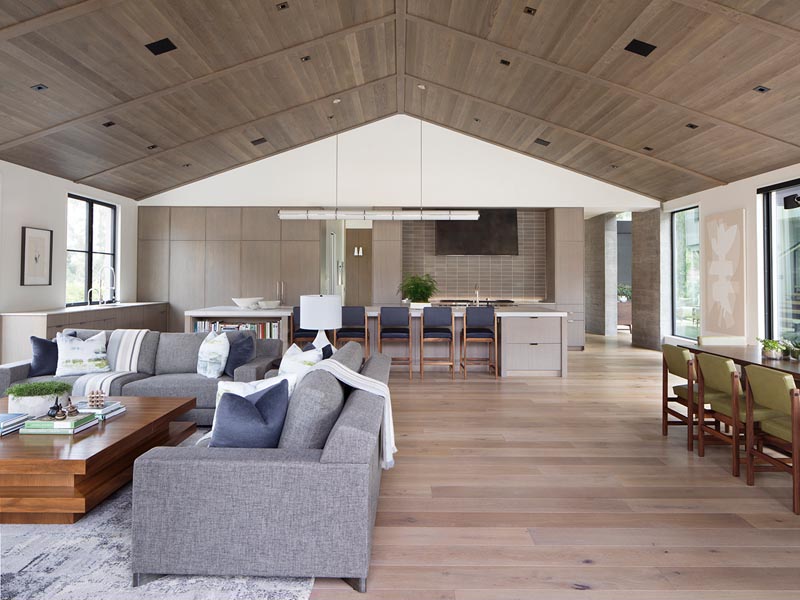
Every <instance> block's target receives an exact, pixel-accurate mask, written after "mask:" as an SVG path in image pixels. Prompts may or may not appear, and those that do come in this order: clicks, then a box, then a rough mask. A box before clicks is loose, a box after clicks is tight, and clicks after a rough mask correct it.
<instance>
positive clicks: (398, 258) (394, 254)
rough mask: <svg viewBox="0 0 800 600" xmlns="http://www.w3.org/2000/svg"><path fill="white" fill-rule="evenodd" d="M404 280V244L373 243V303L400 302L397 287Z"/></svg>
mask: <svg viewBox="0 0 800 600" xmlns="http://www.w3.org/2000/svg"><path fill="white" fill-rule="evenodd" d="M402 278H403V242H402V241H400V240H390V241H380V240H375V239H374V238H373V242H372V302H373V304H395V303H397V302H400V301H401V300H402V298H401V297H400V292H398V291H397V287H398V286H399V285H400V281H401V280H402Z"/></svg>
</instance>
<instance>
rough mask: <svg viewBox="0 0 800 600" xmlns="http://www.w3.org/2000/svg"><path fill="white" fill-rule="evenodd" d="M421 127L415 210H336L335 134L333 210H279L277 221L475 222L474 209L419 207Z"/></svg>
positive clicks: (337, 202)
mask: <svg viewBox="0 0 800 600" xmlns="http://www.w3.org/2000/svg"><path fill="white" fill-rule="evenodd" d="M422 127H423V123H422V121H420V123H419V209H412V210H392V209H389V210H366V209H365V210H354V209H343V210H340V209H339V135H338V134H337V135H336V180H335V181H336V183H335V186H336V191H335V207H334V208H333V209H330V208H322V209H319V208H317V209H300V210H280V211H278V218H279V219H280V220H281V221H477V220H478V219H479V218H480V216H481V215H480V212H478V211H477V210H423V208H422Z"/></svg>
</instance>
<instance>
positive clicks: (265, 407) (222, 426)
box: [209, 381, 289, 448]
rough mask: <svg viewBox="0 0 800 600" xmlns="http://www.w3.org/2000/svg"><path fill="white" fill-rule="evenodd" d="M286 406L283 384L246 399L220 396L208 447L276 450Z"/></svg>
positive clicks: (286, 385) (284, 382)
mask: <svg viewBox="0 0 800 600" xmlns="http://www.w3.org/2000/svg"><path fill="white" fill-rule="evenodd" d="M288 405H289V385H288V383H287V382H286V381H281V382H280V383H279V384H278V385H275V386H272V387H270V388H267V389H266V390H261V391H258V392H256V393H255V394H250V395H249V396H244V397H243V396H239V395H237V394H231V393H226V394H223V395H222V398H221V399H220V402H219V406H217V414H216V416H215V419H214V420H215V424H214V429H213V430H212V433H211V443H210V444H209V446H211V447H213V448H277V446H278V440H279V439H280V437H281V430H282V429H283V421H284V419H286V408H287V406H288Z"/></svg>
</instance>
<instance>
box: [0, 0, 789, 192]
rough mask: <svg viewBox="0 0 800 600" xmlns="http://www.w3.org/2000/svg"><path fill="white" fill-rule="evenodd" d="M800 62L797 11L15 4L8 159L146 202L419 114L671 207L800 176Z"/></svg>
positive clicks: (647, 6) (5, 73)
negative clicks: (760, 180)
mask: <svg viewBox="0 0 800 600" xmlns="http://www.w3.org/2000/svg"><path fill="white" fill-rule="evenodd" d="M163 38H169V40H171V41H172V42H173V43H174V45H175V46H176V47H177V48H176V49H175V50H172V51H170V52H166V53H164V54H160V55H154V54H153V53H151V52H150V51H149V50H148V49H147V48H146V47H145V45H146V44H149V43H151V42H154V41H157V40H161V39H163ZM633 39H637V40H640V41H643V42H646V43H647V44H651V45H653V46H655V49H653V50H652V52H651V53H650V54H649V55H648V56H641V55H639V54H635V53H632V52H629V51H627V50H626V49H625V47H626V46H627V45H628V44H629V42H631V40H633ZM799 50H800V2H797V1H796V0H716V1H714V0H436V1H435V2H432V1H429V0H397V1H396V2H394V1H393V0H326V1H324V2H321V1H319V0H286V1H285V2H280V1H279V0H229V1H226V2H219V1H217V0H84V1H80V0H19V1H16V0H6V1H4V2H2V3H1V4H0V159H2V160H7V161H10V162H13V163H17V164H20V165H24V166H28V167H31V168H34V169H38V170H41V171H45V172H47V173H52V174H54V175H58V176H60V177H65V178H68V179H71V180H74V181H80V182H83V183H86V184H88V185H92V186H95V187H98V188H101V189H105V190H109V191H112V192H116V193H119V194H122V195H125V196H129V197H132V198H137V199H141V198H145V197H148V196H150V195H153V194H156V193H158V192H161V191H164V190H166V189H171V188H173V187H177V186H180V185H184V184H186V183H189V182H191V181H196V180H198V179H201V178H204V177H208V176H210V175H213V174H215V173H219V172H222V171H225V170H228V169H231V168H233V167H236V166H239V165H242V164H246V163H248V162H251V161H253V160H258V159H260V158H264V157H266V156H270V155H272V154H276V153H278V152H283V151H286V150H289V149H291V148H295V147H297V146H300V145H303V144H306V143H309V142H312V141H314V140H318V139H321V138H324V137H327V136H330V135H333V134H336V133H338V132H342V131H346V130H348V129H351V128H354V127H358V126H360V125H364V124H366V123H370V122H372V121H375V120H378V119H382V118H384V117H387V116H389V115H392V114H396V113H407V114H409V115H412V116H415V117H417V118H420V119H423V120H425V121H429V122H431V123H436V124H439V125H442V126H444V127H448V128H450V129H453V130H455V131H459V132H462V133H465V134H467V135H471V136H474V137H477V138H480V139H483V140H486V141H488V142H491V143H494V144H498V145H500V146H503V147H506V148H509V149H512V150H515V151H518V152H522V153H524V154H527V155H530V156H533V157H535V158H538V159H541V160H545V161H548V162H552V163H554V164H557V165H560V166H563V167H565V168H568V169H571V170H574V171H577V172H579V173H583V174H585V175H588V176H591V177H594V178H597V179H601V180H603V181H607V182H609V183H612V184H614V185H618V186H621V187H624V188H627V189H631V190H634V191H636V192H639V193H642V194H645V195H647V196H651V197H653V198H657V199H660V200H669V199H672V198H676V197H680V196H683V195H685V194H689V193H693V192H697V191H701V190H704V189H707V188H710V187H714V186H718V185H724V184H725V183H728V182H731V181H735V180H737V179H741V178H744V177H749V176H752V175H755V174H758V173H762V172H765V171H769V170H772V169H776V168H779V167H782V166H786V165H789V164H794V163H800V111H798V110H797V108H796V106H797V99H798V98H799V97H800V61H798V59H797V56H798V51H799ZM37 84H43V85H44V86H46V89H44V90H41V91H37V90H35V89H34V87H35V86H36V85H37ZM758 86H764V87H766V88H769V89H768V90H767V91H766V92H759V91H756V90H755V89H754V88H756V87H758ZM261 140H263V141H261ZM254 141H256V142H258V141H261V143H256V144H254V143H253V142H254Z"/></svg>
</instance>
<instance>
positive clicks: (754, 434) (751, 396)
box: [745, 365, 800, 515]
mask: <svg viewBox="0 0 800 600" xmlns="http://www.w3.org/2000/svg"><path fill="white" fill-rule="evenodd" d="M745 373H746V375H747V407H746V423H747V424H746V427H747V433H746V436H745V437H746V445H747V485H754V484H755V474H756V472H762V471H783V472H786V473H789V474H790V475H791V476H792V510H793V511H794V514H796V515H800V390H798V389H797V387H796V385H795V381H794V378H793V377H792V376H791V375H789V374H787V373H781V372H780V371H776V370H775V369H768V368H766V367H761V366H758V365H748V366H747V367H745ZM759 411H761V412H762V413H765V412H766V411H770V413H771V414H770V415H769V416H767V417H765V418H762V419H761V421H756V418H755V415H756V414H758V412H759ZM768 451H769V452H768Z"/></svg>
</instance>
